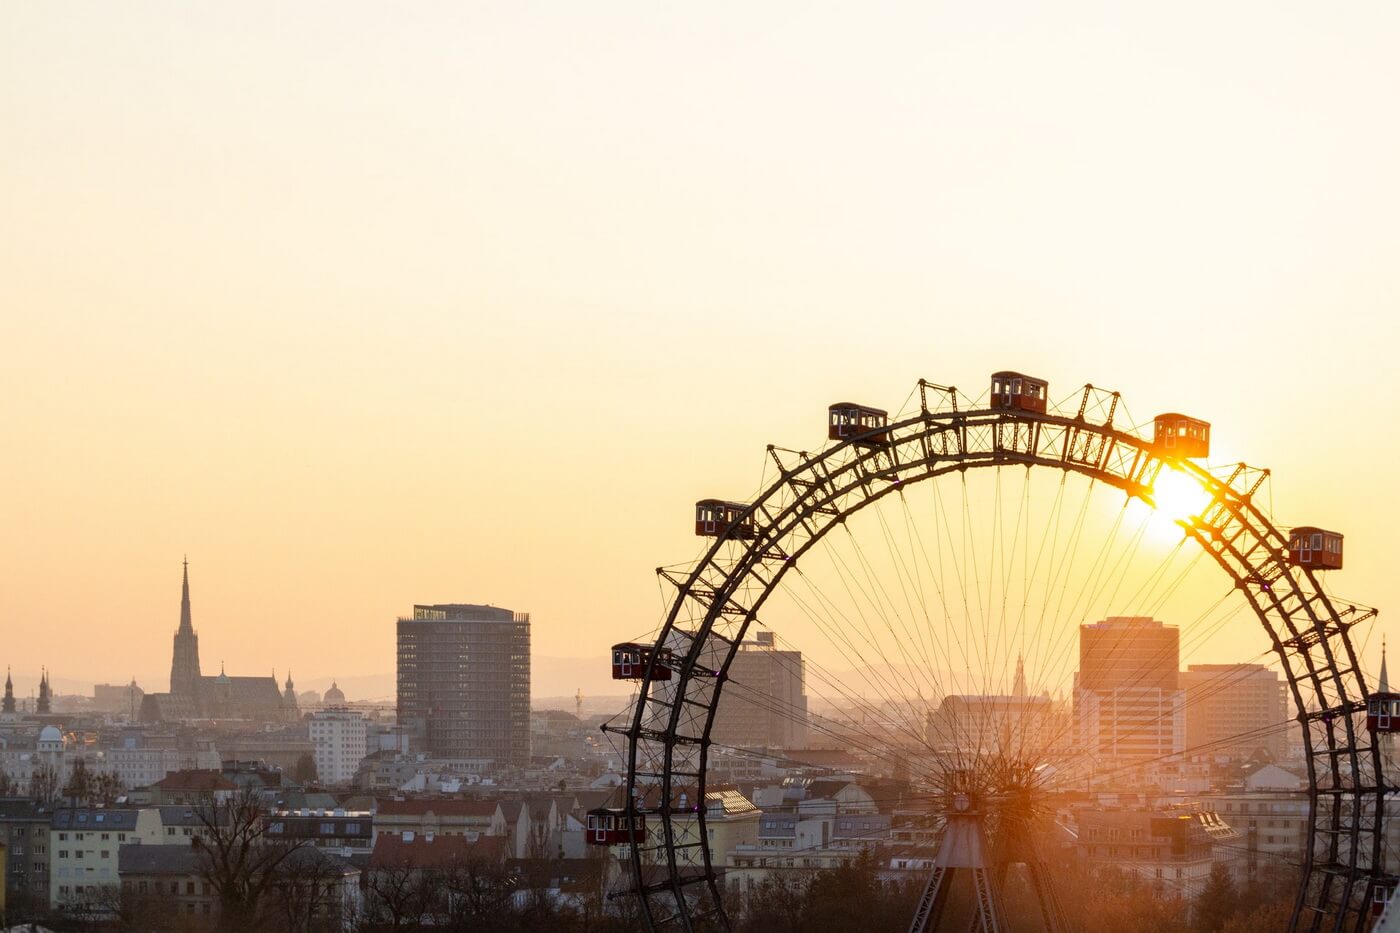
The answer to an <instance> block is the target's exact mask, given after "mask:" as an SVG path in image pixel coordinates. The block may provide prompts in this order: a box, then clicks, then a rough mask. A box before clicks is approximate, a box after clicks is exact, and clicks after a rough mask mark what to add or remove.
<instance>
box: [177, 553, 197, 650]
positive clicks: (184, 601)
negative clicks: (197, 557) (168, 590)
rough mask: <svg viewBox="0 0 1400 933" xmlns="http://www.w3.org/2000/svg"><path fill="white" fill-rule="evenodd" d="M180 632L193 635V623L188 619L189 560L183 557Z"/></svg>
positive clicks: (187, 557)
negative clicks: (183, 571) (183, 572)
mask: <svg viewBox="0 0 1400 933" xmlns="http://www.w3.org/2000/svg"><path fill="white" fill-rule="evenodd" d="M180 631H181V632H182V633H183V632H189V633H190V634H194V623H193V622H192V621H191V619H190V559H189V556H188V555H186V557H185V575H184V579H183V580H182V581H181V582H180Z"/></svg>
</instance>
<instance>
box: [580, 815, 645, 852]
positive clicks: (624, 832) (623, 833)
mask: <svg viewBox="0 0 1400 933" xmlns="http://www.w3.org/2000/svg"><path fill="white" fill-rule="evenodd" d="M585 826H586V829H585V831H584V838H585V839H586V840H587V841H588V844H589V845H591V846H623V845H628V844H639V843H642V842H645V841H646V838H647V818H646V816H644V815H643V814H641V813H634V814H633V815H632V816H630V817H629V816H628V815H627V811H626V810H622V809H620V808H609V807H600V808H598V809H596V810H589V811H588V822H587V823H586V824H585Z"/></svg>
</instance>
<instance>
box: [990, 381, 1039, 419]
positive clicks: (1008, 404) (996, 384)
mask: <svg viewBox="0 0 1400 933" xmlns="http://www.w3.org/2000/svg"><path fill="white" fill-rule="evenodd" d="M1049 394H1050V383H1048V382H1046V381H1045V380H1044V379H1037V378H1035V377H1034V376H1027V375H1025V374H1024V373H1012V372H1004V373H992V407H993V408H1015V409H1018V410H1020V411H1033V412H1036V413H1038V414H1042V415H1043V414H1045V399H1046V397H1047V396H1048V395H1049Z"/></svg>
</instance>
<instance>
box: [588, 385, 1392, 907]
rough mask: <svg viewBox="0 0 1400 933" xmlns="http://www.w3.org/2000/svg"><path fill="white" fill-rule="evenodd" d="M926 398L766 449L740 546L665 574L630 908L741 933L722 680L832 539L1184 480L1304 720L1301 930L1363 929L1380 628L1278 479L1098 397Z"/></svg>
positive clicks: (630, 782)
mask: <svg viewBox="0 0 1400 933" xmlns="http://www.w3.org/2000/svg"><path fill="white" fill-rule="evenodd" d="M919 397H920V405H919V409H918V410H917V411H916V412H915V413H913V414H912V415H910V416H907V417H903V418H902V419H901V420H894V421H891V423H890V424H889V425H888V427H887V429H884V430H883V432H882V433H883V436H882V438H881V443H870V442H869V439H868V438H866V439H864V441H863V440H862V438H860V437H853V438H847V439H846V440H844V441H837V442H833V443H831V444H830V445H828V446H827V447H826V448H825V449H824V450H822V451H820V452H817V453H813V454H808V453H805V452H786V451H783V450H781V449H779V448H776V447H770V448H769V453H770V455H771V457H772V458H773V461H774V462H775V463H776V464H777V467H778V474H779V475H778V478H777V479H776V480H775V481H774V482H773V483H772V484H771V485H769V486H768V487H767V488H766V489H765V490H763V492H762V493H761V494H760V495H759V497H758V498H757V499H756V500H755V501H754V502H753V503H751V504H749V505H748V506H747V509H746V511H745V512H744V513H743V516H742V522H743V524H742V526H740V525H739V524H737V523H736V525H735V526H734V528H735V529H738V528H740V527H742V529H743V530H742V533H738V532H737V531H736V532H735V533H732V534H731V533H725V534H722V535H720V536H719V537H718V538H717V539H716V540H715V542H714V544H713V546H711V547H710V548H709V550H708V552H707V553H706V554H705V555H704V557H703V558H702V559H701V560H700V561H699V563H698V564H696V565H695V566H694V567H693V569H691V570H690V572H689V573H688V574H676V573H671V572H665V571H659V572H661V573H663V576H665V578H666V579H668V580H669V581H670V582H671V583H673V584H674V585H675V587H676V594H675V598H674V601H673V602H672V604H671V606H670V609H669V612H668V614H667V616H666V619H665V622H664V624H663V626H662V628H661V630H660V633H659V635H658V638H657V641H656V647H657V648H658V649H669V650H670V651H671V652H672V653H673V657H674V664H673V675H672V676H671V678H670V679H669V680H664V681H663V680H660V679H654V678H653V677H652V676H651V674H652V673H653V671H648V673H647V676H645V677H644V678H643V679H642V681H641V684H640V695H639V698H638V700H637V703H636V706H635V708H634V710H633V711H632V714H631V717H630V724H629V725H628V726H627V727H626V728H625V729H621V728H619V729H616V730H614V731H618V732H622V733H624V734H625V735H626V736H627V739H628V769H627V785H626V789H627V801H626V808H627V810H628V812H634V813H639V814H645V815H646V818H647V819H648V821H655V822H656V824H659V827H660V832H659V833H657V834H656V835H655V841H654V842H653V843H651V844H649V845H638V846H633V847H632V850H631V852H630V862H631V867H632V880H633V886H632V889H631V891H630V894H631V895H633V896H635V898H636V899H637V901H638V903H639V906H640V912H641V914H642V916H643V917H644V918H645V920H646V923H647V925H648V927H649V928H650V929H652V930H663V929H666V930H669V929H678V930H687V931H689V930H700V929H726V928H727V927H728V919H727V916H726V913H725V905H724V902H723V898H722V891H721V887H720V885H719V883H718V881H717V878H718V872H717V868H718V867H719V866H716V865H715V864H714V862H713V860H712V857H711V853H710V850H709V847H708V845H707V842H706V813H705V807H704V805H703V802H704V801H705V789H706V758H707V752H708V749H709V747H710V745H711V737H710V735H711V729H712V727H713V725H714V721H715V712H716V709H717V708H718V704H719V702H720V699H721V696H722V694H723V692H724V687H725V677H726V671H727V669H728V667H729V664H730V662H731V661H732V659H733V658H734V656H735V653H736V651H737V650H738V646H739V644H740V642H741V641H742V640H743V639H744V636H745V633H746V631H747V630H748V628H749V627H750V626H751V625H752V624H754V622H755V620H756V619H757V618H758V617H759V614H760V613H761V612H762V611H763V608H764V603H765V601H766V600H767V599H768V597H769V596H770V595H771V594H772V593H773V592H774V590H775V588H776V587H777V586H778V584H779V583H780V582H781V581H782V580H783V577H784V575H785V574H787V573H788V571H789V570H791V569H793V568H794V567H796V566H797V563H798V561H800V560H801V558H802V556H803V555H804V554H805V553H806V552H807V551H808V549H810V548H811V547H813V546H814V545H815V544H816V543H817V542H818V541H819V540H821V538H822V537H823V536H824V535H825V534H827V532H829V531H831V530H832V529H834V528H837V527H839V526H841V525H842V524H843V523H844V522H845V521H846V520H847V518H848V517H850V516H852V515H854V514H855V513H857V512H859V511H860V510H862V509H864V508H866V507H867V506H869V505H872V504H874V503H876V502H878V501H880V500H881V499H882V498H884V497H886V496H891V495H894V496H899V495H902V494H903V490H904V489H905V488H906V487H908V486H910V485H911V484H914V483H918V482H920V481H923V480H929V479H933V478H935V477H938V476H940V475H944V474H949V473H955V472H956V471H963V470H969V469H974V468H979V467H996V466H1006V465H1015V464H1019V465H1024V466H1026V467H1045V468H1051V469H1056V470H1061V471H1069V472H1074V473H1079V474H1083V475H1085V476H1088V477H1090V478H1092V479H1094V480H1096V481H1098V482H1101V483H1105V484H1108V485H1109V486H1113V487H1116V488H1118V489H1120V490H1122V491H1123V492H1124V493H1126V494H1127V496H1129V497H1134V498H1137V499H1140V500H1142V501H1144V502H1146V503H1147V504H1149V505H1151V504H1152V501H1153V500H1152V497H1153V487H1154V483H1155V481H1156V480H1157V477H1158V476H1159V474H1160V473H1161V472H1162V471H1163V470H1164V469H1167V470H1181V471H1185V473H1187V474H1189V475H1190V476H1191V477H1193V478H1194V479H1195V480H1196V481H1197V482H1199V483H1200V484H1201V486H1202V488H1203V489H1204V490H1205V491H1206V492H1207V493H1208V494H1209V504H1208V505H1206V506H1205V508H1203V509H1201V510H1200V511H1199V512H1198V514H1196V515H1193V516H1192V517H1191V518H1190V519H1189V520H1185V521H1183V522H1182V523H1181V524H1182V525H1183V527H1184V528H1185V531H1186V534H1187V535H1188V536H1189V537H1190V538H1191V539H1193V540H1194V541H1195V542H1197V544H1199V546H1200V548H1202V549H1204V551H1205V553H1206V554H1207V555H1209V557H1210V558H1211V559H1212V560H1213V562H1214V563H1215V564H1217V565H1218V566H1219V568H1220V570H1221V571H1222V572H1224V573H1225V574H1227V575H1228V576H1229V577H1230V578H1231V579H1232V580H1233V583H1234V586H1235V587H1236V588H1238V590H1239V591H1240V593H1241V594H1242V596H1243V598H1244V599H1245V600H1246V601H1247V602H1248V605H1249V607H1250V608H1251V609H1252V611H1253V612H1254V614H1255V615H1256V616H1257V617H1258V619H1259V622H1260V623H1261V624H1262V626H1263V627H1264V630H1265V632H1266V633H1267V635H1268V638H1269V640H1270V643H1271V644H1272V649H1273V653H1274V655H1275V657H1276V659H1277V662H1278V664H1279V666H1280V668H1281V670H1282V671H1283V672H1284V674H1285V675H1286V677H1287V680H1288V683H1289V688H1290V690H1291V693H1292V697H1293V701H1294V704H1295V707H1296V708H1297V709H1298V710H1301V711H1302V712H1301V713H1300V714H1299V716H1298V720H1299V722H1300V724H1301V729H1302V736H1303V743H1304V747H1305V750H1306V757H1307V780H1308V797H1309V801H1310V813H1311V820H1310V827H1309V833H1308V843H1307V848H1306V852H1305V855H1304V866H1303V875H1304V877H1303V883H1302V885H1301V888H1300V890H1299V892H1298V898H1297V901H1296V906H1295V910H1294V913H1293V918H1292V924H1291V926H1292V928H1293V929H1295V930H1307V931H1320V930H1362V929H1363V928H1364V927H1365V926H1366V924H1367V923H1368V920H1369V917H1370V913H1369V911H1370V898H1371V896H1372V894H1373V892H1374V891H1375V890H1377V889H1378V888H1380V887H1382V886H1386V885H1390V884H1393V876H1392V875H1390V874H1389V873H1388V871H1387V867H1386V865H1385V864H1384V860H1383V851H1382V818H1383V807H1384V800H1385V793H1386V791H1387V789H1388V787H1387V781H1386V779H1385V775H1384V774H1383V766H1382V759H1381V756H1380V750H1379V747H1378V743H1377V741H1376V739H1375V737H1374V736H1373V735H1372V734H1371V733H1368V732H1367V730H1366V728H1365V711H1366V698H1367V685H1366V681H1365V677H1364V675H1363V672H1362V670H1361V668H1360V666H1359V664H1358V661H1357V655H1356V651H1355V649H1354V648H1353V646H1352V643H1351V640H1350V638H1349V636H1348V632H1349V630H1350V629H1351V628H1352V627H1353V626H1354V625H1356V624H1357V623H1358V622H1361V621H1363V620H1364V619H1367V618H1369V617H1370V616H1371V615H1372V614H1373V613H1372V612H1370V611H1365V610H1358V609H1355V608H1352V607H1345V606H1343V607H1339V606H1337V605H1334V604H1333V601H1332V600H1331V599H1330V598H1329V597H1328V596H1327V595H1326V593H1324V591H1323V588H1322V587H1321V586H1320V585H1319V580H1318V578H1317V577H1316V576H1315V575H1314V572H1313V571H1312V570H1311V569H1303V568H1299V567H1295V566H1291V565H1290V563H1289V562H1288V559H1287V546H1288V538H1287V536H1286V534H1285V533H1283V532H1281V531H1280V530H1279V528H1277V527H1275V525H1274V524H1273V523H1272V520H1271V519H1270V517H1269V516H1268V515H1267V514H1266V513H1265V512H1264V511H1263V510H1261V508H1260V507H1259V506H1258V505H1257V504H1256V502H1255V495H1256V493H1257V492H1258V491H1259V489H1260V486H1261V484H1262V483H1263V482H1264V480H1265V479H1266V477H1267V476H1268V471H1267V470H1261V469H1257V468H1253V467H1250V466H1247V465H1245V464H1239V465H1238V466H1236V467H1234V468H1233V470H1230V471H1228V472H1227V473H1221V474H1218V475H1217V474H1216V473H1213V472H1210V471H1207V470H1206V469H1204V468H1202V467H1200V466H1198V465H1196V464H1195V463H1192V462H1191V461H1190V460H1185V459H1180V458H1177V457H1175V456H1173V455H1172V454H1170V453H1169V452H1167V451H1166V450H1164V449H1163V448H1160V447H1158V446H1157V445H1155V444H1154V443H1153V441H1152V440H1151V439H1150V438H1144V437H1140V436H1138V435H1137V434H1136V433H1133V432H1132V431H1129V430H1126V429H1122V428H1119V427H1116V426H1115V425H1114V423H1113V419H1114V415H1115V412H1116V411H1117V408H1118V396H1117V394H1116V393H1106V392H1103V391H1102V390H1099V389H1096V388H1094V387H1093V386H1085V388H1084V392H1083V396H1082V399H1081V402H1080V405H1079V410H1078V412H1077V413H1076V414H1075V415H1072V416H1069V415H1062V414H1057V413H1054V412H1049V413H1045V414H1039V413H1036V412H1032V411H1024V410H1015V409H1004V408H995V409H983V408H979V409H971V410H965V409H963V408H962V407H960V405H959V395H958V393H957V391H956V390H955V389H950V388H944V387H940V386H935V385H932V384H931V383H927V382H922V381H921V382H920V384H919ZM1100 419H1102V420H1100Z"/></svg>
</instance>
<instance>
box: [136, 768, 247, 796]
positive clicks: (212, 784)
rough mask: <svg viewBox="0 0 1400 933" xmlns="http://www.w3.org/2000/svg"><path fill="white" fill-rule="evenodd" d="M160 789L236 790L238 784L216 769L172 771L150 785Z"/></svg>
mask: <svg viewBox="0 0 1400 933" xmlns="http://www.w3.org/2000/svg"><path fill="white" fill-rule="evenodd" d="M151 786H152V787H159V788H160V789H161V790H198V791H206V790H207V791H215V790H238V785H237V784H235V783H233V782H232V781H230V780H228V779H227V778H225V777H224V776H223V775H222V774H220V773H219V772H217V771H174V772H171V773H170V774H167V775H166V776H165V777H164V778H162V779H161V780H159V781H156V782H155V783H154V784H152V785H151Z"/></svg>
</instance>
